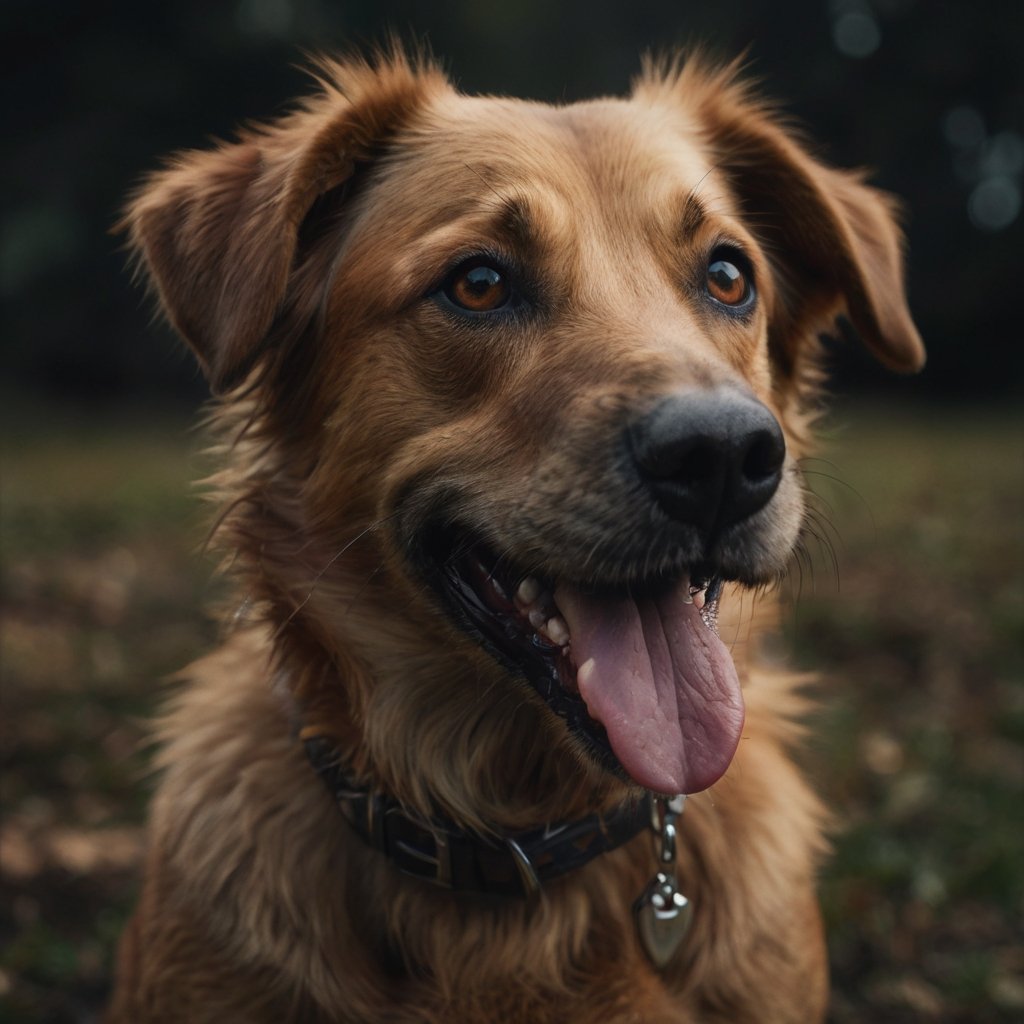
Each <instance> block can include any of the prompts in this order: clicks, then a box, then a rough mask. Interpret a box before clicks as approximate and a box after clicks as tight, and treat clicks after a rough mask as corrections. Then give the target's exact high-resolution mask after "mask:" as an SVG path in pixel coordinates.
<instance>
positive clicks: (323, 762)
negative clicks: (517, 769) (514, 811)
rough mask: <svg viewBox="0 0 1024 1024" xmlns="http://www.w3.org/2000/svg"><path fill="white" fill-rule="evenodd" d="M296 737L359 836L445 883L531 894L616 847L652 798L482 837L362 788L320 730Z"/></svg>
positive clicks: (402, 865)
mask: <svg viewBox="0 0 1024 1024" xmlns="http://www.w3.org/2000/svg"><path fill="white" fill-rule="evenodd" d="M302 740H303V744H304V746H305V749H306V754H307V756H308V758H309V761H310V764H311V765H312V766H313V768H314V770H315V771H316V773H317V775H319V776H320V778H321V779H322V780H323V781H324V783H325V784H326V786H327V788H328V790H329V791H330V793H331V794H332V796H333V797H334V799H335V802H336V803H337V805H338V807H339V809H340V811H341V813H342V815H343V817H344V818H345V820H346V821H347V822H348V823H349V825H350V826H351V827H352V828H353V830H354V831H355V832H356V833H357V834H358V835H359V836H360V838H361V839H363V841H364V842H366V843H367V844H369V845H370V846H371V847H373V848H374V849H376V850H378V851H380V852H381V853H383V854H384V855H385V856H387V857H388V859H389V860H390V861H391V862H392V863H393V864H394V865H395V867H397V868H398V869H399V870H400V871H402V872H404V873H405V874H408V875H413V876H415V877H417V878H421V879H424V880H426V881H429V882H432V883H434V884H435V885H439V886H442V887H444V888H447V889H452V890H456V891H463V892H477V893H486V894H489V895H502V896H530V897H532V896H536V895H538V894H539V893H540V891H541V889H542V887H543V885H544V883H546V882H547V881H549V880H550V879H554V878H557V877H559V876H561V875H565V874H567V873H569V872H571V871H574V870H575V869H577V868H580V867H583V865H585V864H587V863H589V862H590V861H591V860H593V859H594V858H595V857H598V856H600V855H601V854H602V853H606V852H607V851H609V850H613V849H615V848H616V847H617V846H621V845H622V844H623V843H626V842H628V841H629V840H631V839H633V838H634V837H635V836H637V835H638V834H639V833H640V832H642V831H643V830H644V829H645V828H648V827H649V826H650V823H651V817H652V808H651V800H650V798H649V797H642V798H639V799H631V800H627V801H625V802H624V803H622V804H621V805H620V806H619V807H617V808H616V809H614V810H613V811H611V812H609V813H606V814H591V815H588V816H587V817H585V818H580V819H577V820H574V821H563V822H554V823H552V822H548V823H545V824H542V825H538V827H536V828H534V829H530V830H528V831H519V832H500V831H494V832H492V833H491V834H489V835H483V834H481V833H478V832H474V831H470V830H468V829H464V828H460V827H459V826H458V825H457V824H456V823H455V822H453V821H451V820H449V819H447V818H444V817H442V816H440V815H432V816H430V817H429V818H428V817H425V816H423V815H421V814H417V813H416V812H415V811H411V810H408V809H407V808H405V807H403V806H402V804H401V803H399V802H398V801H397V800H396V799H394V797H391V796H389V795H388V794H386V793H380V792H376V791H374V790H372V789H369V788H366V787H363V786H360V785H359V784H358V783H357V782H355V781H354V780H353V779H351V778H350V777H349V776H348V775H347V774H346V771H345V765H344V763H343V761H342V758H341V755H340V753H339V751H338V750H337V748H336V747H335V746H334V745H333V744H332V743H331V742H330V740H328V739H327V738H325V737H323V736H318V735H305V736H302Z"/></svg>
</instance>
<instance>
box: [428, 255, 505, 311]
mask: <svg viewBox="0 0 1024 1024" xmlns="http://www.w3.org/2000/svg"><path fill="white" fill-rule="evenodd" d="M444 294H445V295H446V296H447V297H448V298H449V299H450V300H451V301H452V302H454V303H455V305H456V306H459V307H461V308H462V309H467V310H469V311H470V312H471V313H490V312H493V311H494V310H496V309H501V307H502V306H504V305H505V304H506V303H507V302H508V301H509V299H510V298H511V296H512V287H511V285H510V284H509V280H508V277H507V275H505V274H504V273H503V272H502V271H500V270H498V269H496V268H495V267H492V266H491V265H490V264H488V263H477V264H476V265H475V266H471V267H468V268H467V269H464V270H460V271H459V272H458V273H457V274H456V275H455V276H454V277H453V278H452V279H451V281H450V282H449V283H448V285H447V286H446V287H445V289H444Z"/></svg>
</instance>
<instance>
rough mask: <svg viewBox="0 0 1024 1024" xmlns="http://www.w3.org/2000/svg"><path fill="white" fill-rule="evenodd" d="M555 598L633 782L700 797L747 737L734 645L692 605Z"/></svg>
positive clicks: (565, 593)
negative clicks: (743, 734)
mask: <svg viewBox="0 0 1024 1024" xmlns="http://www.w3.org/2000/svg"><path fill="white" fill-rule="evenodd" d="M688 586H689V581H688V580H684V581H683V582H682V584H681V585H680V586H679V587H677V588H676V589H675V590H673V591H671V592H670V593H668V594H666V595H663V596H661V597H659V598H657V599H652V598H642V599H641V600H639V601H637V600H633V599H632V598H606V597H594V596H591V595H589V594H584V593H582V592H580V591H579V590H576V589H574V588H572V587H566V586H559V587H558V588H557V589H556V590H555V595H554V596H555V602H556V603H557V605H558V608H559V610H560V611H561V613H562V615H563V617H564V618H565V621H566V623H567V624H568V626H569V634H570V636H571V640H570V644H571V649H572V656H573V661H575V662H576V664H577V666H579V674H578V676H577V682H578V684H579V688H580V696H581V697H582V698H583V700H584V701H586V704H587V710H588V712H589V713H590V716H591V717H592V718H595V719H597V721H599V722H601V724H602V725H604V727H605V730H606V731H607V733H608V740H609V742H610V743H611V747H612V750H613V751H614V753H615V756H616V757H617V758H618V759H619V762H620V763H621V765H622V767H623V768H625V769H626V771H627V772H628V773H629V775H630V777H631V778H632V779H633V780H634V781H635V782H637V783H639V784H640V785H641V786H644V787H645V788H647V789H650V790H653V791H654V792H656V793H696V792H699V791H700V790H702V789H707V788H708V786H710V785H711V784H712V783H714V782H715V781H717V780H718V779H719V778H720V777H721V776H722V775H723V774H724V772H725V770H726V768H728V767H729V762H730V761H731V760H732V757H733V754H735V753H736V746H737V744H738V743H739V739H740V731H741V730H742V728H743V695H742V693H741V692H740V681H739V677H738V676H737V675H736V667H735V665H733V661H732V658H731V657H730V655H729V652H728V650H726V647H725V644H723V643H722V641H721V640H720V639H719V638H718V636H717V635H716V634H715V633H714V632H712V630H710V629H709V628H708V627H707V626H705V625H704V623H703V621H702V620H701V617H700V612H698V611H697V609H696V608H695V607H694V606H693V605H692V604H687V603H686V601H685V597H686V595H687V589H688Z"/></svg>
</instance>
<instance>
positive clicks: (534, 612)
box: [526, 607, 544, 629]
mask: <svg viewBox="0 0 1024 1024" xmlns="http://www.w3.org/2000/svg"><path fill="white" fill-rule="evenodd" d="M526 617H527V618H528V619H529V620H530V625H531V626H533V628H534V629H540V628H541V627H542V626H543V625H544V612H543V611H542V610H541V609H540V608H537V607H534V608H531V609H530V611H529V613H528V614H527V616H526Z"/></svg>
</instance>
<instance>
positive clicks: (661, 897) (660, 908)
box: [633, 871, 693, 967]
mask: <svg viewBox="0 0 1024 1024" xmlns="http://www.w3.org/2000/svg"><path fill="white" fill-rule="evenodd" d="M633 913H634V914H635V915H636V927H637V931H638V932H639V934H640V941H641V943H642V944H643V947H644V951H645V952H646V953H647V955H648V957H650V959H651V963H653V964H654V966H655V967H664V966H665V965H666V964H667V963H668V962H669V960H671V959H672V956H673V954H674V953H675V951H676V950H677V949H678V948H679V944H680V943H681V942H682V941H683V939H684V938H686V933H687V932H688V931H689V930H690V922H691V920H692V919H693V904H692V903H690V901H689V900H688V899H687V898H686V897H685V896H684V895H683V894H682V893H681V892H680V891H679V890H678V889H677V888H676V883H675V879H674V878H672V877H671V875H666V874H664V872H661V871H659V872H658V873H657V874H656V875H655V876H654V878H652V879H651V881H650V884H649V885H648V886H647V888H646V889H645V890H644V891H643V893H642V894H641V896H640V898H639V899H638V900H637V901H636V904H635V905H634V907H633Z"/></svg>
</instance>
